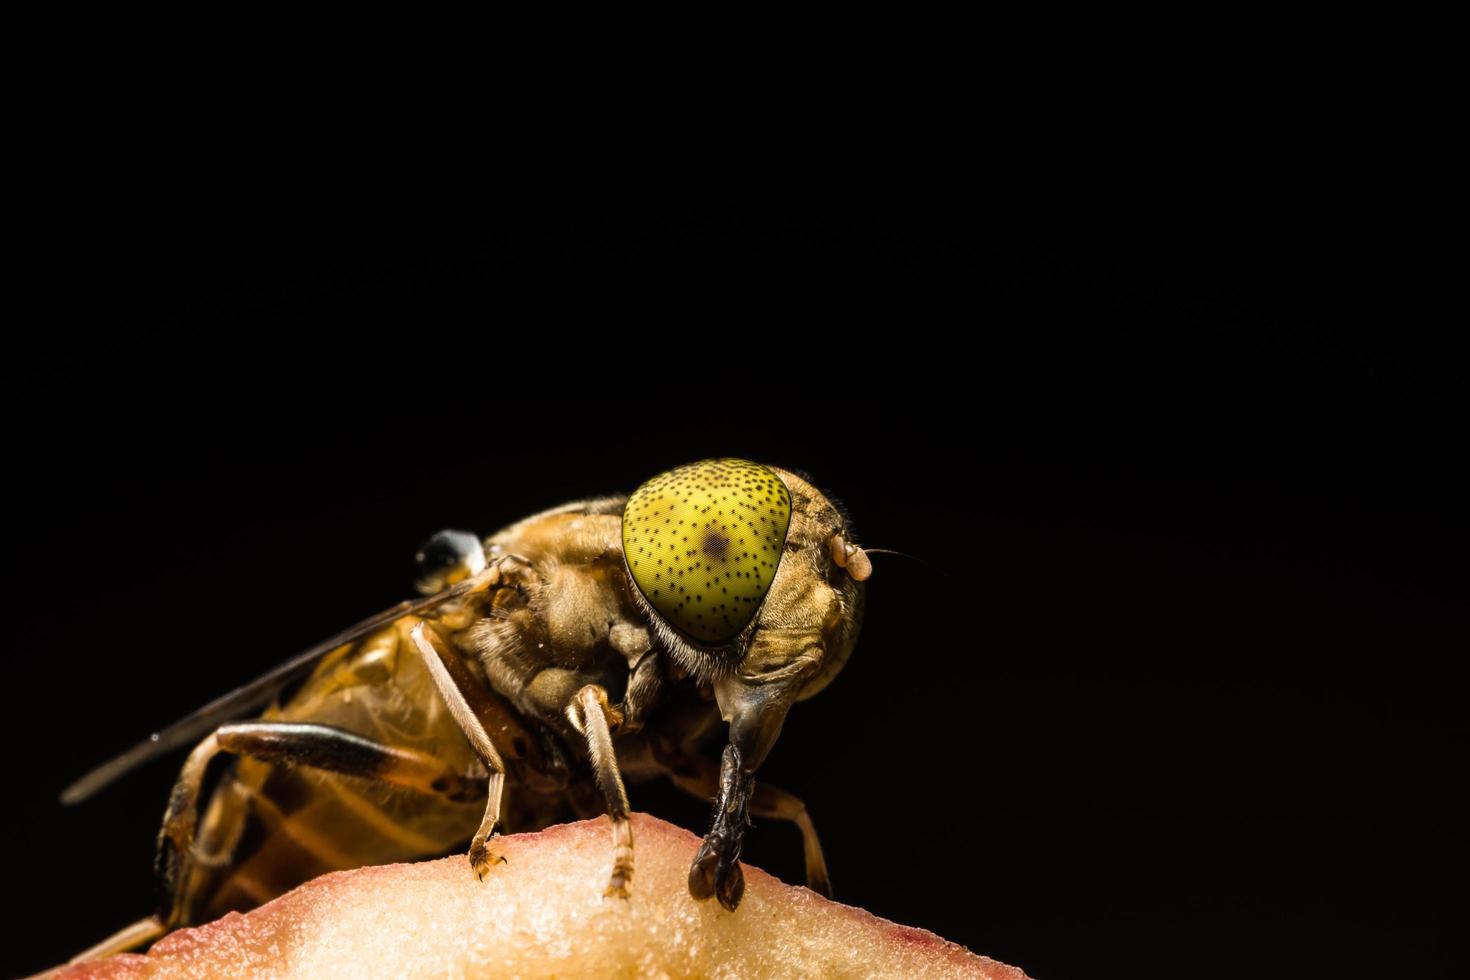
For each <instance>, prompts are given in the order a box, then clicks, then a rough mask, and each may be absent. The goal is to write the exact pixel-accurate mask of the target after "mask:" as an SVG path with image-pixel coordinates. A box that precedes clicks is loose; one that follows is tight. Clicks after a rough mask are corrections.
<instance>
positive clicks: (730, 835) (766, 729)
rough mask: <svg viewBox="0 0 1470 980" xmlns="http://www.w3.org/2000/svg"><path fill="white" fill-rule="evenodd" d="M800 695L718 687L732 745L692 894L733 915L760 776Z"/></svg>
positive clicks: (726, 681) (737, 682)
mask: <svg viewBox="0 0 1470 980" xmlns="http://www.w3.org/2000/svg"><path fill="white" fill-rule="evenodd" d="M794 693H795V691H794V688H793V686H791V685H786V684H773V685H769V686H762V685H758V684H752V683H749V682H747V681H745V680H743V679H741V678H740V677H739V676H732V677H727V678H723V679H721V680H720V681H717V682H716V684H715V698H716V700H717V701H718V702H719V705H720V712H721V713H722V714H723V715H725V716H726V717H727V718H728V719H729V721H730V741H729V744H728V745H726V746H725V751H724V753H723V754H722V755H721V756H720V778H719V787H718V789H717V790H716V793H715V807H714V815H713V817H712V818H711V820H710V829H709V832H708V833H707V834H705V835H704V843H702V844H701V845H700V847H699V850H698V852H696V853H695V855H694V863H693V864H692V865H690V868H689V894H690V895H692V896H694V897H695V898H696V899H699V900H700V901H703V900H705V899H707V898H710V897H711V896H713V897H715V898H718V899H719V901H720V904H721V905H723V906H724V907H725V908H727V909H729V910H730V911H731V912H733V911H735V909H736V907H737V906H739V904H740V899H741V896H743V895H744V894H745V875H744V873H743V872H742V871H741V870H740V849H741V846H742V845H743V843H744V840H745V828H746V827H747V826H749V825H750V803H751V794H752V792H753V790H754V787H755V772H756V770H757V769H759V768H760V765H761V763H762V762H764V761H765V759H766V755H767V754H768V753H769V752H770V751H771V746H772V745H774V744H775V743H776V737H777V736H778V735H780V734H781V725H782V723H783V722H784V721H785V720H786V712H787V709H788V708H790V706H791V702H792V700H793V696H794Z"/></svg>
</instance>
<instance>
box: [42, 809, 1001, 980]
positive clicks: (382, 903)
mask: <svg viewBox="0 0 1470 980" xmlns="http://www.w3.org/2000/svg"><path fill="white" fill-rule="evenodd" d="M633 835H634V841H635V854H636V859H637V873H636V876H635V877H634V879H633V897H632V898H631V899H628V900H627V901H622V900H619V899H604V898H603V897H602V891H603V886H604V885H605V884H606V879H607V870H608V866H609V862H610V861H611V859H612V846H611V837H610V834H609V830H608V823H607V820H606V818H598V819H594V820H584V821H581V822H580V823H572V824H563V825H561V826H558V827H553V828H551V829H549V830H545V831H542V832H540V833H535V834H521V835H517V836H514V837H502V838H500V839H499V842H498V843H499V848H498V850H499V851H500V853H502V854H504V855H505V857H506V860H507V862H508V863H506V864H502V865H498V866H497V867H496V868H495V869H494V872H493V873H492V874H491V875H489V876H488V877H487V878H486V879H485V881H484V883H483V884H482V883H481V882H478V881H476V880H475V876H474V875H473V874H471V873H470V869H469V865H468V864H466V863H465V859H464V857H463V856H462V855H461V856H455V857H449V858H444V859H441V860H438V861H428V862H424V863H421V864H396V865H386V866H383V867H374V868H361V869H359V870H356V871H343V872H339V873H337V874H330V875H325V876H323V877H321V878H318V879H316V880H315V881H312V882H309V883H307V884H305V885H302V886H301V887H300V888H298V889H296V890H295V891H293V892H291V893H289V894H287V895H284V896H282V897H281V898H278V899H276V900H275V901H273V902H270V903H269V904H267V905H264V906H262V907H261V908H259V909H256V910H255V911H253V912H250V913H248V914H245V915H241V914H239V913H231V914H229V915H226V916H225V917H224V918H222V919H219V920H218V921H216V922H212V923H210V924H208V925H204V926H200V927H198V928H194V929H185V930H181V931H179V932H176V933H174V934H172V935H170V936H168V937H166V938H164V939H162V940H160V941H159V942H158V943H157V944H156V945H155V946H154V947H153V949H152V950H150V951H149V952H148V954H147V955H136V954H132V955H124V956H116V957H112V958H111V959H107V960H102V961H99V962H95V963H87V964H80V965H78V966H74V967H70V968H68V969H66V970H64V971H62V972H61V973H60V974H59V976H61V977H66V978H68V980H80V978H83V977H96V978H103V977H108V978H122V977H129V978H131V977H181V978H182V977H191V978H192V977H281V978H287V977H312V978H325V977H354V978H355V977H446V976H452V977H501V976H523V977H535V976H553V975H554V976H556V977H560V978H566V977H693V976H700V977H759V976H771V977H803V976H823V977H831V976H842V977H848V976H853V977H857V976H861V977H984V978H989V980H1002V978H1003V980H1025V976H1026V975H1025V974H1024V973H1022V972H1021V971H1020V970H1018V969H1016V968H1015V967H1011V966H1006V965H1005V964H1002V963H997V962H996V961H994V960H991V959H987V958H986V957H983V956H976V955H975V954H974V953H971V952H970V951H968V950H966V949H965V948H963V947H961V946H956V945H955V944H954V943H950V942H946V941H945V940H943V939H941V938H939V937H938V936H936V935H934V934H933V933H930V932H925V931H924V930H922V929H911V928H909V927H907V926H900V925H895V924H894V923H892V922H889V921H887V920H885V919H880V918H878V917H877V916H874V915H871V914H869V913H867V912H864V911H862V910H861V909H855V908H852V907H850V906H846V905H839V904H837V903H835V902H830V901H828V900H826V899H824V898H821V897H820V896H818V895H817V894H816V893H814V892H811V891H808V890H807V889H805V888H798V887H795V886H792V885H786V884H783V883H781V882H780V881H778V880H776V879H775V878H773V877H771V876H770V875H768V874H765V873H764V872H762V871H757V870H755V869H752V868H749V866H747V867H746V871H745V882H746V887H745V900H744V901H743V903H742V904H741V906H740V909H739V910H738V911H736V912H734V913H730V912H726V911H725V910H724V909H722V908H721V907H720V906H719V904H718V903H716V902H703V903H701V902H696V901H694V900H693V899H691V898H690V897H689V893H688V891H687V890H686V888H685V881H686V878H687V875H688V872H689V862H690V860H691V859H692V858H693V856H694V850H695V848H696V846H697V845H698V840H697V839H696V838H695V837H694V836H693V835H692V834H690V833H689V832H688V831H685V830H681V829H679V828H677V827H674V826H672V825H671V824H667V823H664V822H663V821H661V820H657V819H655V818H653V817H649V816H646V815H643V814H635V815H634V817H633Z"/></svg>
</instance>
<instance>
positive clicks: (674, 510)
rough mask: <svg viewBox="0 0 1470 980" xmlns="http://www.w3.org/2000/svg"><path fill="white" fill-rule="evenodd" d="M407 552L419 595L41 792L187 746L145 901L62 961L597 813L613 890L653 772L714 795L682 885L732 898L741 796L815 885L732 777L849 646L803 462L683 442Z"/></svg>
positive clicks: (831, 541)
mask: <svg viewBox="0 0 1470 980" xmlns="http://www.w3.org/2000/svg"><path fill="white" fill-rule="evenodd" d="M417 561H418V574H419V577H418V582H417V587H418V591H419V592H420V593H421V598H418V599H416V600H409V601H405V602H402V603H400V604H398V605H397V606H394V607H392V608H390V609H388V610H385V611H384V612H382V613H379V614H378V615H376V616H373V617H370V618H368V619H366V620H364V621H362V622H361V623H358V624H357V625H355V626H353V627H351V628H349V629H347V630H345V631H343V632H342V633H340V634H338V635H337V636H334V637H332V638H331V639H329V640H327V641H325V642H323V643H321V644H319V645H317V646H316V647H313V648H312V649H310V650H307V651H306V652H304V653H302V654H300V655H299V656H297V657H295V658H293V659H291V660H289V661H287V662H285V663H283V664H281V665H280V666H278V667H276V668H275V669H273V670H271V671H269V672H268V673H266V674H265V675H264V676H262V677H261V678H259V679H257V680H256V681H254V682H252V683H250V684H247V685H245V686H244V687H241V688H239V689H237V690H235V691H233V692H231V693H230V694H227V695H225V696H224V697H222V698H219V699H217V700H216V701H213V702H211V703H210V704H208V705H206V706H205V707H203V708H201V709H200V710H199V711H197V712H195V713H194V714H192V715H190V716H189V717H187V718H185V719H183V720H182V721H179V722H177V723H176V724H174V725H172V726H170V727H169V728H167V729H164V730H163V731H161V732H159V733H158V734H156V735H153V736H152V737H151V738H149V739H147V740H145V741H144V742H142V743H141V744H139V745H137V746H135V747H134V748H133V749H131V750H130V751H128V752H126V753H124V754H123V755H121V756H119V757H117V758H116V759H113V760H112V761H110V762H108V763H106V764H104V765H102V766H100V767H99V768H97V769H95V770H93V771H92V772H91V773H89V774H88V775H86V776H84V777H83V778H82V779H81V780H79V781H78V782H76V783H75V784H73V785H72V786H71V787H70V788H68V789H67V791H66V792H65V794H64V795H63V797H62V798H63V801H64V802H67V803H76V802H80V801H81V800H84V799H86V798H88V797H89V796H91V795H93V794H94V793H96V792H97V791H98V790H100V789H101V788H102V787H104V786H106V785H107V784H109V783H111V782H112V781H113V780H115V779H117V778H118V777H120V776H121V775H123V774H124V773H126V772H127V771H129V770H131V769H133V768H134V767H136V766H138V765H139V764H141V763H142V762H144V761H146V760H148V759H151V758H153V757H155V756H157V755H160V754H162V753H164V752H167V751H169V750H171V749H174V748H177V747H182V746H185V745H189V744H194V746H195V747H194V748H193V750H192V751H191V752H190V754H189V756H188V758H187V760H186V761H185V763H184V765H183V768H182V770H181V772H180V774H179V777H178V780H177V782H176V783H175V785H174V788H173V791H172V793H171V794H170V797H169V800H168V805H167V808H166V811H165V814H164V820H163V826H162V829H161V831H160V833H159V838H158V850H157V861H156V871H157V878H158V886H159V903H158V907H157V910H156V912H155V914H154V915H152V916H150V917H148V918H146V919H143V920H141V921H140V922H138V923H135V924H134V925H133V926H130V927H128V928H127V929H124V930H122V931H121V932H119V933H118V934H116V935H115V936H113V937H111V938H110V939H108V940H106V941H104V942H103V943H100V944H99V945H98V946H96V947H94V948H93V949H92V950H89V951H88V952H87V953H85V954H83V956H84V957H92V956H102V955H107V954H110V953H112V952H117V951H120V950H124V949H129V948H134V947H137V946H141V945H143V944H146V943H148V942H151V941H152V940H153V939H156V938H157V937H159V936H161V935H163V934H164V933H166V932H168V931H169V930H172V929H174V928H177V927H180V926H183V925H189V924H193V923H197V922H201V921H205V920H208V919H212V918H215V917H217V916H218V915H220V914H222V913H224V912H226V911H229V910H232V909H243V908H250V907H253V906H255V905H258V904H260V903H262V902H264V901H266V900H268V899H270V898H273V897H275V896H276V895H279V894H282V893H283V892H285V891H287V890H289V889H291V888H293V887H295V886H296V885H297V884H300V883H302V882H304V881H306V880H309V879H311V878H313V877H316V876H317V875H320V874H323V873H325V872H327V871H332V870H339V869H345V868H352V867H359V866H362V865H368V864H381V863H387V862H393V861H409V860H416V859H422V858H426V857H432V856H437V855H440V854H443V853H446V852H448V851H451V850H453V849H454V848H456V847H462V846H464V843H465V841H469V863H470V866H471V868H472V869H473V873H474V874H475V875H476V876H478V877H479V878H480V879H481V880H484V879H485V878H486V877H487V876H488V875H491V874H493V869H494V866H495V865H496V863H497V862H498V861H499V860H500V859H499V858H498V857H497V855H496V852H495V836H496V833H497V831H498V830H500V829H501V828H505V829H508V830H522V829H537V828H539V827H542V826H546V825H548V824H550V823H553V822H557V821H559V820H562V819H568V818H573V817H589V816H594V815H597V814H599V813H602V812H606V813H607V815H608V816H609V818H610V821H611V826H612V843H611V848H610V855H609V856H610V869H609V875H608V882H607V886H606V889H605V892H604V894H605V895H606V896H609V897H613V898H620V899H626V898H627V897H628V896H629V894H630V892H631V891H632V890H633V889H634V884H633V883H634V868H635V864H634V849H633V838H632V830H631V825H630V823H629V820H628V812H629V805H628V797H627V793H626V791H625V781H626V782H633V783H637V782H642V781H646V780H651V779H656V778H661V777H662V778H666V779H669V780H670V781H672V782H673V783H674V784H675V785H676V786H678V787H680V788H682V789H684V790H686V791H688V792H690V793H692V794H695V795H697V796H699V797H701V798H704V799H710V800H712V801H713V804H714V808H713V816H712V818H711V823H710V826H709V829H708V832H707V833H706V834H705V835H704V839H703V842H702V844H701V846H700V847H699V849H698V851H697V853H696V855H695V858H694V861H693V863H692V865H691V867H690V869H689V892H690V894H691V895H692V896H693V897H694V898H695V899H699V900H706V899H709V898H711V897H713V898H715V899H716V900H717V901H718V902H719V903H720V904H721V905H722V906H724V907H725V908H726V909H729V910H731V911H734V910H735V909H736V907H737V906H738V905H739V904H740V899H741V895H742V893H743V891H744V879H743V878H742V875H741V870H740V865H739V858H740V852H741V846H742V841H743V836H744V833H745V828H746V826H747V823H748V821H749V817H750V815H752V814H754V815H755V816H759V817H768V818H775V819H781V820H787V821H791V822H793V823H794V824H796V826H797V827H798V828H799V829H800V831H801V834H802V840H803V851H804V856H805V863H806V875H807V882H808V885H809V886H810V887H811V888H813V889H814V890H816V891H819V892H822V893H824V894H830V893H831V888H830V884H829V880H828V876H827V868H826V864H825V861H824V858H823V856H822V848H821V844H820V842H819V840H818V838H817V833H816V829H815V827H814V826H813V824H812V821H811V818H810V817H809V815H808V814H807V811H806V807H805V805H804V804H803V803H802V801H801V800H800V799H799V798H797V797H796V796H794V795H792V794H790V793H788V792H785V791H784V790H781V789H777V788H776V787H774V786H770V785H768V784H766V783H759V784H757V783H756V782H755V774H756V771H757V770H758V769H759V768H760V766H761V763H762V762H763V761H764V760H765V758H766V756H767V754H768V753H769V752H770V751H771V747H772V746H773V745H774V744H775V742H776V739H777V736H778V735H779V734H780V731H781V726H782V723H783V722H784V720H785V718H786V715H787V712H788V710H789V709H790V707H791V706H792V704H794V703H795V702H797V701H801V700H804V699H806V698H809V697H811V696H812V695H814V694H816V693H817V692H818V691H820V690H821V689H822V688H823V687H825V686H826V685H827V684H828V683H830V682H831V680H832V679H833V677H834V676H835V675H836V674H837V672H838V671H840V670H841V669H842V667H843V665H844V664H845V663H846V662H847V660H848V658H849V657H850V656H851V654H852V650H853V646H854V644H855V642H856V640H857V635H858V630H859V627H860V625H861V621H862V609H863V582H864V581H865V580H866V579H867V578H868V576H869V575H870V574H871V571H872V565H871V563H870V561H869V559H868V556H867V554H866V553H865V552H864V551H863V550H862V549H861V548H859V547H858V546H857V545H856V544H855V542H854V540H853V536H852V533H851V531H850V529H849V527H848V521H847V519H846V517H845V515H844V514H843V512H842V511H841V510H840V509H839V508H838V507H837V505H835V504H834V503H833V502H832V501H831V500H829V499H828V498H827V497H826V496H825V495H824V494H822V493H821V492H820V491H819V490H817V489H816V488H815V487H813V486H812V484H811V483H810V482H809V481H808V480H807V479H805V478H804V477H802V476H800V475H798V474H796V473H794V472H791V471H789V470H785V469H780V468H777V467H772V466H764V465H761V464H757V463H752V462H748V461H745V460H738V459H712V460H705V461H702V462H698V463H691V464H688V465H685V466H680V467H678V468H676V469H673V470H670V471H668V472H665V473H663V474H660V475H659V476H656V477H654V478H653V479H651V480H649V481H648V482H646V483H644V484H643V485H642V486H641V487H639V488H638V489H637V490H636V491H635V492H634V493H633V494H631V495H630V496H627V497H623V496H611V497H601V498H596V499H589V500H581V501H576V502H574V503H569V504H565V505H563V506H560V507H556V508H553V509H551V510H547V511H543V512H542V513H539V514H536V515H534V516H532V517H528V518H526V519H524V520H521V521H518V522H517V523H514V524H512V525H510V526H509V527H507V528H505V529H503V530H501V531H499V532H498V533H496V534H494V535H492V536H490V537H489V538H486V539H484V540H481V539H479V538H477V537H476V536H474V535H472V534H469V533H467V532H463V531H441V532H439V533H438V534H436V535H434V536H433V537H432V538H431V539H429V541H428V542H427V543H426V544H425V545H424V547H423V548H422V549H421V550H420V552H419V554H418V556H417ZM251 715H255V717H254V718H250V716H251ZM242 718H250V720H244V721H242V720H239V719H242ZM716 750H717V751H716ZM216 760H222V761H221V762H220V764H218V765H213V766H212V765H211V763H213V762H215V761H216ZM79 958H80V957H79Z"/></svg>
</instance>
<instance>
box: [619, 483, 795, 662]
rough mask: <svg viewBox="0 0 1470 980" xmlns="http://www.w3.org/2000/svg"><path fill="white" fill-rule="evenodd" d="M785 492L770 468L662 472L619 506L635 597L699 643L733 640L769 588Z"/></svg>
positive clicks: (786, 510) (781, 540)
mask: <svg viewBox="0 0 1470 980" xmlns="http://www.w3.org/2000/svg"><path fill="white" fill-rule="evenodd" d="M790 524H791V492H790V491H789V490H787V489H786V484H785V483H782V482H781V478H780V477H779V476H777V475H776V474H775V473H774V472H773V471H772V470H770V469H769V468H767V467H764V466H761V465H760V464H759V463H751V462H747V461H746V460H743V459H707V460H705V461H703V462H700V463H690V464H688V465H687V466H680V467H678V468H677V469H672V470H669V471H668V472H667V473H661V474H659V475H658V476H656V477H654V478H653V479H652V480H649V481H648V482H647V483H645V484H643V486H641V487H639V488H638V489H637V490H636V491H634V493H633V496H631V497H629V498H628V503H627V506H626V507H625V508H624V509H623V555H624V556H625V557H626V559H627V562H628V571H630V572H631V573H632V574H633V581H634V582H636V583H637V585H638V590H639V591H640V592H642V593H643V597H644V598H645V599H647V600H648V603H649V605H651V606H653V608H654V609H656V610H657V611H658V613H659V615H661V616H663V618H664V619H665V620H666V621H667V622H668V623H669V624H671V625H672V626H674V627H675V628H676V629H678V630H679V631H680V632H682V633H685V634H687V635H688V636H690V637H692V638H693V639H694V640H696V641H697V642H700V643H709V644H717V643H725V642H727V641H729V640H733V639H734V638H735V637H737V636H739V635H740V631H741V630H743V629H745V627H746V624H748V623H749V622H750V620H751V618H752V617H754V616H755V613H756V610H757V609H759V608H760V604H761V600H762V599H764V598H765V597H766V593H767V592H769V591H770V589H771V581H772V580H773V579H774V578H775V577H776V565H777V564H778V563H779V562H780V561H781V548H782V546H783V545H785V543H786V529H787V528H788V527H789V526H790Z"/></svg>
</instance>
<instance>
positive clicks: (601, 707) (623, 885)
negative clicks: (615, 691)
mask: <svg viewBox="0 0 1470 980" xmlns="http://www.w3.org/2000/svg"><path fill="white" fill-rule="evenodd" d="M567 718H568V719H570V720H571V723H572V726H573V727H575V728H576V729H577V730H578V731H579V732H581V733H582V734H583V735H585V736H586V737H587V754H588V755H589V756H591V758H592V771H593V772H594V773H595V774H596V776H597V786H598V788H599V789H601V790H602V796H603V799H605V800H606V801H607V815H608V817H609V818H611V820H612V827H613V869H612V876H611V878H609V880H608V884H607V890H606V891H605V892H603V895H604V896H609V897H616V898H627V897H628V886H629V885H631V884H632V882H633V825H632V823H630V822H629V820H628V792H627V790H625V789H624V788H623V776H622V773H621V772H619V771H618V758H617V755H616V754H615V753H614V751H613V743H612V729H613V728H615V727H617V726H619V725H621V724H622V721H623V717H622V713H621V712H620V711H618V709H617V708H614V707H613V706H612V705H610V704H608V701H607V692H606V691H604V690H603V689H602V688H601V687H599V686H598V685H596V684H589V685H587V686H586V687H584V688H582V689H581V690H580V691H578V692H577V696H576V697H575V698H573V699H572V703H571V704H570V705H568V706H567Z"/></svg>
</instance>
